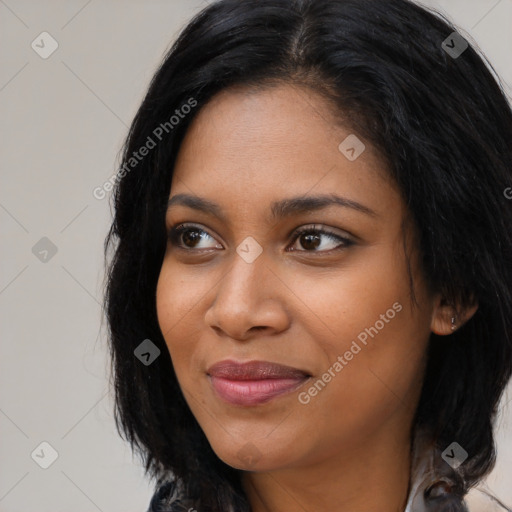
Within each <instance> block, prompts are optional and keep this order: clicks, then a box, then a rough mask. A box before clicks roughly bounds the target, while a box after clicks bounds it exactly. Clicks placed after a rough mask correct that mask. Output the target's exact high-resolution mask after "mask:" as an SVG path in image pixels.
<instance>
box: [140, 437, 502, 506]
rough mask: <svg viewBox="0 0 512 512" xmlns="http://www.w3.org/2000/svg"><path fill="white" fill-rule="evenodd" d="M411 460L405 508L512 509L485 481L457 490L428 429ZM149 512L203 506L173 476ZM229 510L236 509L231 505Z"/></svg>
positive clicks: (453, 475)
mask: <svg viewBox="0 0 512 512" xmlns="http://www.w3.org/2000/svg"><path fill="white" fill-rule="evenodd" d="M411 464H412V465H411V485H410V489H409V496H408V500H407V505H406V508H405V510H404V512H512V508H510V507H509V508H507V506H505V505H504V504H502V503H501V502H500V501H499V500H498V499H497V498H496V497H495V496H493V495H492V494H491V493H490V492H489V491H488V490H487V489H486V487H485V485H484V484H480V485H478V486H477V487H475V488H473V489H471V490H470V491H469V492H468V493H467V494H466V495H465V496H464V498H460V497H458V496H457V493H456V492H453V490H454V489H457V485H458V484H460V481H461V477H460V475H459V473H458V472H457V471H456V469H453V468H452V467H451V466H450V465H449V464H448V463H447V462H445V460H444V459H442V457H441V454H440V453H439V451H438V450H436V449H434V448H433V447H432V443H431V442H430V440H429V438H428V437H427V436H426V435H425V434H424V433H421V432H418V433H417V434H416V435H415V438H414V441H413V451H412V461H411ZM435 483H436V484H437V485H436V486H435V489H436V491H434V492H433V496H435V498H433V499H432V500H430V501H429V500H426V499H425V497H424V491H425V490H426V489H428V488H429V487H431V486H432V485H433V484H435ZM147 512H200V507H199V508H198V507H195V506H194V503H193V502H192V501H191V500H190V499H188V498H187V496H186V494H185V493H184V492H183V488H182V486H181V485H180V484H179V482H176V481H174V480H172V479H169V480H168V481H166V482H164V483H163V484H162V485H161V486H160V487H159V488H158V489H157V490H156V492H155V494H154V495H153V497H152V499H151V503H150V505H149V508H148V510H147ZM225 512H235V511H234V508H231V510H230V511H225Z"/></svg>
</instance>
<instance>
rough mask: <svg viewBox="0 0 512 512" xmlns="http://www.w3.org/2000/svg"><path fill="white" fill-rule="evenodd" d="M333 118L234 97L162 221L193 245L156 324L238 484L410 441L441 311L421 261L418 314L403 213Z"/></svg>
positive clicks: (195, 130) (179, 172)
mask: <svg viewBox="0 0 512 512" xmlns="http://www.w3.org/2000/svg"><path fill="white" fill-rule="evenodd" d="M333 112H334V107H333V106H332V105H331V104H329V103H328V102H326V100H324V99H323V98H322V97H320V96H317V95H316V94H315V93H313V92H311V91H309V90H308V89H305V88H300V87H293V86H291V85H279V86H275V87H272V88H268V89H265V90H258V91H255V90H253V91H249V90H247V89H245V90H244V89H231V90H225V91H223V92H221V93H220V94H218V95H217V96H216V97H214V98H213V100H212V101H211V102H210V103H209V104H208V105H206V106H205V107H204V108H203V109H202V110H201V111H200V112H199V114H198V116H197V117H196V119H195V120H194V122H193V123H192V124H191V126H190V128H189V130H188V132H187V135H186V137H185V139H184V141H183V144H182V147H181V149H180V153H179V155H178V159H177V162H176V165H175V169H174V175H173V180H172V185H171V190H170V199H173V198H176V199H175V200H174V201H173V203H172V204H171V205H170V207H169V209H168V212H167V217H166V223H167V228H168V230H169V231H170V230H171V229H172V228H173V227H176V226H179V225H182V224H184V223H186V230H184V231H182V232H181V233H179V232H178V233H174V234H173V235H172V236H171V237H170V239H169V241H168V244H167V250H166V254H165V258H164V261H163V265H162V269H161V273H160V277H159V281H158V287H157V309H158V320H159V324H160V328H161V331H162V333H163V335H164V338H165V341H166V343H167V346H168V348H169V352H170V355H171V358H172V362H173V365H174V368H175V371H176V375H177V378H178V381H179V384H180V386H181V389H182V390H183V393H184V396H185V398H186V400H187V403H188V405H189V406H190V409H191V410H192V412H193V414H194V416H195V417H196V418H197V421H198V422H199V424H200V426H201V428H202V429H203V431H204V433H205V434H206V436H207V438H208V440H209V442H210V444H211V446H212V448H213V449H214V451H215V452H216V453H217V455H218V456H219V457H220V458H221V459H222V460H223V461H225V462H226V463H227V464H229V465H231V466H234V467H237V468H241V469H247V470H256V471H260V470H261V471H269V470H272V469H278V468H281V469H285V468H292V467H300V466H301V465H306V464H313V463H318V462H320V461H324V460H328V459H329V458H331V457H338V459H339V457H340V455H341V456H342V455H343V454H344V453H346V454H348V453H349V452H350V451H351V450H352V451H353V450H356V449H357V447H362V446H365V445H366V446H370V444H371V442H372V440H373V441H375V442H376V440H377V439H381V440H382V439H384V438H385V436H386V435H388V436H395V437H400V436H402V435H403V436H405V435H406V434H407V433H408V432H409V428H410V425H411V421H412V417H413V414H414V411H415V408H416V405H417V400H418V397H419V392H420V388H421V381H422V377H423V373H424V361H425V352H426V346H427V342H428V338H429V334H430V330H431V322H432V318H433V315H434V310H435V302H434V298H433V297H432V296H430V295H429V294H428V293H427V291H426V286H425V283H424V281H423V280H422V277H421V273H420V271H419V269H418V267H417V265H416V264H415V262H416V260H417V258H416V257H414V255H413V254H411V255H410V258H411V263H412V268H411V272H412V276H413V278H414V286H415V294H416V299H417V302H418V305H417V306H412V303H411V296H410V283H409V274H408V271H407V259H406V254H405V253H404V233H403V231H402V227H401V225H402V222H403V221H404V219H405V218H406V217H407V213H406V211H405V208H404V204H403V201H402V199H401V197H400V194H399V193H398V191H397V189H396V188H395V187H394V185H393V184H392V182H391V181H390V180H389V179H388V178H387V174H386V169H385V166H384V162H383V160H382V159H381V158H380V157H379V155H378V154H377V153H376V151H375V150H374V149H373V148H372V146H370V144H369V143H368V142H367V141H363V142H364V144H365V147H364V149H363V146H361V143H360V141H359V142H358V140H357V139H354V136H353V135H352V132H351V130H350V129H349V128H343V127H340V126H339V125H336V124H335V119H334V118H333V114H332V113H333ZM347 137H349V138H348V139H347ZM344 141H345V142H344ZM340 144H341V147H340ZM361 150H363V151H362V152H361ZM308 230H309V231H308ZM298 231H303V232H304V231H305V233H303V234H297V232H298ZM409 235H410V233H409V234H408V235H407V247H409V248H411V247H413V244H414V242H413V240H414V237H412V236H409ZM222 362H225V364H218V363H222ZM247 362H251V363H254V362H256V363H254V364H249V365H245V366H244V365H242V363H247ZM237 363H238V364H237ZM269 363H273V364H274V365H272V364H269ZM214 365H216V366H214ZM275 365H282V366H284V367H286V368H283V367H281V366H275Z"/></svg>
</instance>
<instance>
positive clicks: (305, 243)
mask: <svg viewBox="0 0 512 512" xmlns="http://www.w3.org/2000/svg"><path fill="white" fill-rule="evenodd" d="M293 240H294V242H295V243H296V245H300V246H301V247H302V249H296V248H295V249H292V250H293V251H297V250H298V251H302V252H328V251H331V250H339V249H344V248H346V247H348V246H350V245H352V244H353V243H354V242H352V240H350V239H349V238H347V237H344V236H341V235H338V234H336V233H334V232H332V231H327V230H325V229H320V228H316V227H314V226H313V227H309V228H305V229H301V230H299V231H296V232H295V233H294V238H293Z"/></svg>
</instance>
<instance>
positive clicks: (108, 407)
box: [0, 0, 512, 512]
mask: <svg viewBox="0 0 512 512" xmlns="http://www.w3.org/2000/svg"><path fill="white" fill-rule="evenodd" d="M423 3H424V4H425V5H431V6H437V7H439V8H441V10H443V11H444V12H446V13H447V14H448V15H449V16H450V17H451V18H452V19H453V20H454V21H455V22H456V24H457V25H458V26H459V27H460V32H461V33H462V34H463V35H464V37H466V38H467V39H469V40H470V41H472V42H476V43H477V44H478V45H479V46H480V48H481V49H482V50H483V51H484V53H485V54H486V55H487V56H488V57H489V59H490V60H491V62H492V63H493V65H494V66H495V68H496V70H497V71H498V73H499V74H500V76H501V77H502V79H503V80H504V82H505V84H506V88H507V92H508V94H510V93H511V91H512V89H511V87H510V85H511V84H512V66H511V64H510V63H511V61H510V50H511V48H512V30H511V28H512V27H511V25H512V0H436V1H434V0H429V1H428V2H423ZM205 4H206V1H205V0H202V1H200V0H166V1H157V0H152V1H146V2H143V1H142V0H139V1H133V0H132V1H123V2H121V1H120V0H119V1H114V0H103V1H100V0H90V1H87V0H80V1H68V2H63V1H61V2H57V1H44V2H41V1H35V0H32V1H28V0H5V1H4V0H0V49H1V50H0V51H1V63H2V65H1V67H0V107H1V121H0V129H1V138H0V151H1V153H0V154H1V155H2V158H1V166H2V168H1V172H2V174H1V176H2V187H1V189H0V226H1V230H2V238H3V240H4V242H3V244H2V246H3V249H2V257H1V258H2V260H1V270H0V308H1V325H2V330H1V338H0V340H1V355H2V357H1V358H0V432H1V436H0V512H32V511H34V512H35V511H38V512H50V511H51V512H58V511H69V510H73V511H74V512H89V511H93V512H94V511H98V510H99V511H101V512H107V511H109V512H117V511H134V512H141V511H145V510H146V508H147V506H148V503H149V499H150V497H151V494H152V492H153V486H152V484H150V483H149V482H147V481H145V480H144V479H143V472H142V469H141V467H140V463H139V461H137V460H134V459H132V456H131V454H130V452H129V450H128V448H127V446H126V445H125V443H124V442H123V441H122V440H121V439H120V438H119V437H118V435H117V432H116V430H115V426H114V423H113V416H112V400H111V396H110V394H109V386H108V375H109V366H108V359H107V353H106V342H105V332H106V331H105V325H104V322H103V321H102V319H101V308H100V302H101V289H102V281H103V256H102V244H103V239H104V236H105V234H106V232H107V229H108V227H109V221H110V207H109V200H108V198H106V199H103V200H97V199H95V198H94V197H93V195H92V190H93V189H94V188H95V187H97V186H101V185H102V184H103V182H104V181H105V180H107V179H108V178H109V177H110V176H111V175H112V174H114V173H115V170H116V161H117V158H118V152H119V150H120V147H121V143H122V141H123V138H124V136H125V135H126V132H127V127H128V126H129V123H130V122H131V119H132V118H133V115H134V114H135V112H136V109H137V107H138V105H139V103H140V101H141V99H142V96H143V94H144V93H145V90H146V87H147V85H148V82H149V80H150V78H151V76H152V74H153V72H154V71H155V67H156V66H157V64H158V63H159V62H160V59H161V57H162V56H163V54H164V51H165V50H166V49H167V48H168V47H169V45H170V43H171V42H172V40H173V39H174V38H175V36H176V35H177V33H178V32H179V30H180V29H181V28H182V27H183V26H184V24H185V23H186V21H187V20H188V19H190V17H191V16H192V15H193V14H194V13H195V12H197V11H198V9H199V8H200V7H202V6H204V5H205ZM43 31H46V32H48V33H50V34H51V36H52V37H53V38H54V39H55V40H56V41H57V43H58V45H59V46H58V48H57V50H56V51H55V52H54V53H53V54H52V55H51V56H50V57H48V58H47V59H43V58H41V57H40V56H39V54H38V53H36V51H34V49H33V48H32V47H31V43H32V41H34V40H35V41H36V43H37V42H38V41H40V38H38V36H39V34H41V33H42V32H43ZM45 41H46V42H45V44H44V45H45V50H48V48H50V41H49V39H45ZM39 45H40V46H41V43H39ZM40 51H42V48H41V49H40ZM43 237H47V238H48V239H49V240H50V241H51V243H52V244H53V245H54V246H55V247H56V249H57V252H56V253H55V254H54V255H52V252H51V248H50V249H49V247H48V242H47V241H42V242H39V241H40V240H41V238H43ZM38 242H39V244H40V245H37V246H36V249H34V250H33V247H34V246H35V245H36V244H37V243H38ZM41 244H42V245H41ZM45 244H46V245H45ZM45 248H46V249H47V250H49V252H48V253H47V254H46V253H44V252H40V251H44V249H45ZM34 252H35V253H36V254H34ZM41 258H43V259H44V258H46V261H41ZM511 399H512V392H511V388H510V387H509V390H508V393H507V395H506V397H505V399H504V401H503V404H504V405H505V404H506V403H507V402H508V401H509V400H511ZM511 405H512V403H508V406H507V407H504V408H503V412H502V415H501V416H500V420H499V424H498V429H497V440H498V448H499V459H498V465H497V467H496V469H495V471H494V472H493V473H492V475H491V476H490V478H489V479H488V483H489V486H490V487H491V488H492V489H493V491H494V492H496V493H497V494H498V495H499V496H500V497H501V498H502V499H504V500H505V501H508V503H511V504H512V489H511V488H510V486H507V485H506V482H505V480H506V475H510V474H512V413H511ZM43 441H46V442H48V443H49V444H50V445H51V446H52V447H53V448H54V449H55V450H56V451H57V452H58V458H57V459H56V460H55V462H54V463H53V464H52V465H51V466H50V467H49V468H48V469H42V468H41V467H40V466H39V465H38V464H36V462H35V460H37V461H39V462H40V463H43V462H44V461H45V460H46V462H48V461H49V460H50V459H49V456H50V451H49V450H48V449H45V448H44V447H43V451H42V452H41V448H40V447H39V445H40V443H41V442H43ZM38 447H39V448H38ZM36 449H37V450H36ZM34 450H36V452H35V453H36V455H34V459H35V460H34V459H33V458H31V454H32V453H33V452H34ZM37 454H39V457H38V456H37Z"/></svg>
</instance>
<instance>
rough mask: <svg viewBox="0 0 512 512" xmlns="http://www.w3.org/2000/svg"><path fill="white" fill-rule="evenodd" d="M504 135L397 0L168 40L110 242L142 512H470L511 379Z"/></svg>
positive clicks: (116, 334)
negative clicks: (151, 483) (147, 493)
mask: <svg viewBox="0 0 512 512" xmlns="http://www.w3.org/2000/svg"><path fill="white" fill-rule="evenodd" d="M511 136H512V114H511V110H510V106H509V105H508V103H507V100H506V98H505V95H504V94H503V92H502V90H501V88H500V86H499V84H498V83H497V82H496V81H495V79H494V78H493V76H492V74H491V72H490V71H489V69H488V68H487V67H486V65H485V63H484V61H483V60H482V57H480V56H478V54H477V53H476V52H475V50H474V49H473V48H472V47H471V46H470V45H468V43H467V42H466V41H465V40H464V38H463V37H462V36H460V35H459V34H458V33H457V32H456V31H455V29H454V28H453V27H452V26H451V25H449V23H448V22H447V21H445V20H443V19H441V18H440V17H439V16H435V15H433V14H431V13H429V12H427V11H426V10H424V9H423V8H421V7H419V6H417V5H415V4H414V3H411V2H409V1H407V0H391V1H387V2H381V1H380V0H295V1H294V0H245V1H243V2H240V1H239V0H221V1H219V2H216V3H213V4H212V5H210V6H209V7H208V8H206V9H205V10H204V11H203V12H202V13H200V14H199V15H198V16H197V17H196V18H195V19H194V20H193V21H192V22H191V23H190V24H189V25H188V26H187V27H186V28H185V30H184V31H183V32H182V34H181V35H180V37H179V39H178V40H177V42H176V43H175V44H174V46H173V47H172V49H171V50H170V51H169V53H168V55H167V56H166V58H165V60H164V62H163V64H162V66H161V67H160V69H159V70H158V72H157V73H156V75H155V77H154V78H153V81H152V83H151V86H150V88H149V91H148V93H147V95H146V98H145V99H144V101H143V104H142V105H141V107H140V109H139V111H138V113H137V116H136V118H135V120H134V122H133V124H132V127H131V129H130V133H129V136H128V139H127V141H126V145H125V149H124V158H123V162H122V165H121V169H120V171H119V173H118V176H117V178H118V180H117V182H116V189H115V205H114V206H115V218H114V222H113V225H112V228H111V231H110V233H109V236H108V237H107V240H106V248H107V249H108V248H109V247H111V246H115V252H114V254H113V258H112V261H111V262H110V267H109V274H108V286H107V290H106V312H107V317H108V322H109V327H110V343H111V353H112V364H113V371H114V374H115V393H116V423H117V425H118V429H119V431H120V432H121V433H124V435H125V437H126V439H127V440H128V441H129V442H130V443H131V445H132V448H136V449H137V451H138V452H139V453H140V454H141V456H142V458H143V460H144V463H145V467H146V471H147V473H148V474H150V475H151V476H152V477H153V478H155V479H156V481H157V486H158V488H157V490H156V492H155V496H154V497H153V500H152V502H151V504H150V509H149V510H150V511H151V512H162V511H178V510H189V511H191V510H197V511H206V510H208V511H219V512H220V511H223V512H225V511H228V510H232V511H249V510H251V511H253V512H264V511H272V512H281V511H287V512H290V511H295V510H307V511H324V510H339V511H351V512H352V511H355V510H365V511H373V510H375V511H379V512H388V511H389V512H391V511H396V510H399V511H404V510H405V511H406V512H421V511H427V510H436V511H456V510H461V511H462V510H467V506H468V503H469V496H471V493H470V494H468V491H469V490H470V489H471V488H472V487H474V486H475V485H477V484H478V483H479V482H481V480H482V479H483V477H484V476H485V475H487V474H488V473H489V472H490V470H491V469H492V467H493V465H494V462H495V449H494V442H493V422H494V419H495V417H496V413H497V407H498V403H499V399H500V396H501V395H502V392H503V390H504V387H505V386H506V384H507V382H508V380H509V378H510V375H511V371H512V339H511V334H512V298H511V289H512V265H511V262H512V231H511V229H510V226H512V202H511V201H510V199H509V197H510V194H507V190H510V186H511V185H512V172H511V169H512V151H511V148H510V140H511ZM473 496H474V493H473ZM480 498H485V496H484V494H482V493H480V494H479V495H478V496H477V499H480ZM485 499H486V505H484V507H485V508H484V510H492V508H491V507H495V510H506V508H505V507H504V506H503V507H501V505H499V503H498V501H497V500H496V499H494V498H491V497H489V498H488V499H487V498H485ZM500 507H501V508H500ZM470 510H480V509H476V508H471V509H470Z"/></svg>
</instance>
